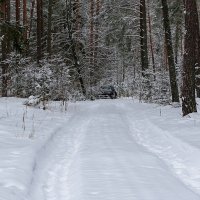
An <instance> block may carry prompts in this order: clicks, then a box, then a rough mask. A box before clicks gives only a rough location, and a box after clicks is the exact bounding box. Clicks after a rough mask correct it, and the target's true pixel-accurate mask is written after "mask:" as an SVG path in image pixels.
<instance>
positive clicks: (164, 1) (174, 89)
mask: <svg viewBox="0 0 200 200" xmlns="http://www.w3.org/2000/svg"><path fill="white" fill-rule="evenodd" d="M162 10H163V26H164V30H165V38H166V47H167V55H168V64H169V76H170V85H171V94H172V102H179V93H178V85H177V80H176V67H175V62H174V53H173V46H172V36H171V29H170V21H169V13H168V4H167V0H162Z"/></svg>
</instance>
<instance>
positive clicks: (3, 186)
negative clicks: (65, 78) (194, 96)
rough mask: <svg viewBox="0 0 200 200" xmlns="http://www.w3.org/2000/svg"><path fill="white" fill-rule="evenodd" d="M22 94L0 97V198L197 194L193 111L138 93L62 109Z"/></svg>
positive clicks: (80, 199)
mask: <svg viewBox="0 0 200 200" xmlns="http://www.w3.org/2000/svg"><path fill="white" fill-rule="evenodd" d="M23 101H24V100H23V99H17V98H0V200H200V159H199V156H200V131H199V130H200V115H199V114H198V113H195V114H191V115H189V116H187V117H182V116H181V108H173V107H171V106H159V105H156V104H145V103H139V102H138V100H136V99H117V100H108V99H106V100H97V101H91V102H90V101H85V102H76V103H69V104H68V106H67V110H66V111H65V110H64V108H63V107H62V106H61V105H60V103H59V102H52V103H50V104H49V106H48V109H47V110H42V109H38V108H32V107H26V106H24V105H23ZM198 102H199V103H200V101H199V100H198Z"/></svg>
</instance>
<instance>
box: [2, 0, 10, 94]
mask: <svg viewBox="0 0 200 200" xmlns="http://www.w3.org/2000/svg"><path fill="white" fill-rule="evenodd" d="M1 12H2V16H1V22H2V23H3V26H2V27H1V34H2V35H4V38H3V40H2V42H1V47H2V61H3V62H2V64H1V69H2V91H1V93H2V96H3V97H7V96H8V82H9V69H8V67H9V66H8V64H7V63H4V61H5V60H6V59H7V58H8V54H9V53H10V38H9V33H8V28H7V24H9V23H10V0H5V1H3V2H2V3H1ZM5 22H6V23H5Z"/></svg>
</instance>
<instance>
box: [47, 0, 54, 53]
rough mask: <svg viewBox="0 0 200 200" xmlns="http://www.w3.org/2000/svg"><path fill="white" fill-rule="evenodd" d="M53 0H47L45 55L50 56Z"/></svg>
mask: <svg viewBox="0 0 200 200" xmlns="http://www.w3.org/2000/svg"><path fill="white" fill-rule="evenodd" d="M52 6H53V0H49V5H48V30H47V53H48V54H49V56H51V39H52V38H51V34H52V31H51V28H52V13H53V9H52Z"/></svg>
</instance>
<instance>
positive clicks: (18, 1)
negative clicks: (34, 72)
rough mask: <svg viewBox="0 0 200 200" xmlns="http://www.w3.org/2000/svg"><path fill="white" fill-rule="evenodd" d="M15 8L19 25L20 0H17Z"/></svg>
mask: <svg viewBox="0 0 200 200" xmlns="http://www.w3.org/2000/svg"><path fill="white" fill-rule="evenodd" d="M15 3H16V4H15V10H16V13H15V14H16V25H17V26H18V27H19V25H20V0H16V1H15Z"/></svg>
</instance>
